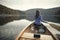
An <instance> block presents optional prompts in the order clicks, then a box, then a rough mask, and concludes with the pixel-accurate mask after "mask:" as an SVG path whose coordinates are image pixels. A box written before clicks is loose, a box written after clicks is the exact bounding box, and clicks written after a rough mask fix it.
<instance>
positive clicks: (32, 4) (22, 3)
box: [0, 0, 60, 10]
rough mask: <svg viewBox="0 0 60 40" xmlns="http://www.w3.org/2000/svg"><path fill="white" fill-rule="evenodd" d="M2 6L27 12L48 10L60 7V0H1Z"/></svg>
mask: <svg viewBox="0 0 60 40" xmlns="http://www.w3.org/2000/svg"><path fill="white" fill-rule="evenodd" d="M0 4H3V5H5V6H7V7H10V8H13V9H18V10H27V9H31V8H45V9H46V8H53V7H60V0H0Z"/></svg>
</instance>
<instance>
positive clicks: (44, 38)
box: [21, 33, 53, 40]
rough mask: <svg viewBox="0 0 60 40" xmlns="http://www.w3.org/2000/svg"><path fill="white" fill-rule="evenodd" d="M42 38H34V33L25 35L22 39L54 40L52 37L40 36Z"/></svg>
mask: <svg viewBox="0 0 60 40" xmlns="http://www.w3.org/2000/svg"><path fill="white" fill-rule="evenodd" d="M40 35H41V37H40V38H34V34H33V33H24V34H23V35H22V36H21V37H23V38H28V39H37V40H53V38H52V37H51V36H50V35H42V34H40Z"/></svg>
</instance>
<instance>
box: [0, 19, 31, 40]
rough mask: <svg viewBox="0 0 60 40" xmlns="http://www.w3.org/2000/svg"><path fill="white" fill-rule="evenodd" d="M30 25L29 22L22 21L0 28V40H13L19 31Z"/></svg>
mask: <svg viewBox="0 0 60 40" xmlns="http://www.w3.org/2000/svg"><path fill="white" fill-rule="evenodd" d="M30 23H31V21H28V20H26V19H22V20H15V21H12V22H9V23H7V24H5V25H2V26H0V40H15V38H16V37H17V35H18V34H19V33H20V32H21V30H22V29H23V28H24V27H26V26H27V25H29V24H30Z"/></svg>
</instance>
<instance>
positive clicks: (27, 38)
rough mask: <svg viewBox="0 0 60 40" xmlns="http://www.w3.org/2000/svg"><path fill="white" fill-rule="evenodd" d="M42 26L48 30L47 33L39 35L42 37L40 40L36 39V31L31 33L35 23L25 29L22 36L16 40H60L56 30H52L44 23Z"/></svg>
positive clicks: (21, 33)
mask: <svg viewBox="0 0 60 40" xmlns="http://www.w3.org/2000/svg"><path fill="white" fill-rule="evenodd" d="M42 25H43V26H44V27H45V28H46V32H45V33H43V34H42V33H38V34H40V35H41V37H40V38H34V34H35V31H31V27H33V26H34V25H33V23H31V24H30V25H28V26H27V27H25V28H24V29H23V30H22V31H21V32H20V34H19V35H18V36H17V38H16V40H59V39H58V38H57V36H56V34H60V32H58V31H57V30H56V29H53V28H51V26H50V25H49V24H47V23H44V22H42Z"/></svg>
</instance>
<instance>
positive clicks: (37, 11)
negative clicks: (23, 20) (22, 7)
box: [35, 10, 39, 19]
mask: <svg viewBox="0 0 60 40" xmlns="http://www.w3.org/2000/svg"><path fill="white" fill-rule="evenodd" d="M38 16H39V10H36V15H35V18H36V19H37V18H38Z"/></svg>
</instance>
